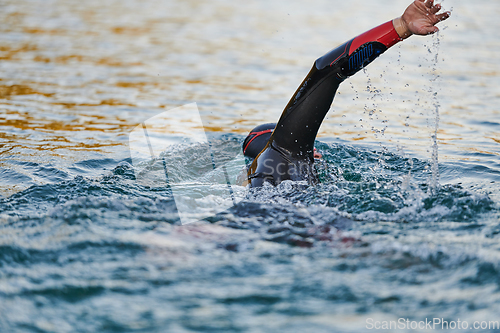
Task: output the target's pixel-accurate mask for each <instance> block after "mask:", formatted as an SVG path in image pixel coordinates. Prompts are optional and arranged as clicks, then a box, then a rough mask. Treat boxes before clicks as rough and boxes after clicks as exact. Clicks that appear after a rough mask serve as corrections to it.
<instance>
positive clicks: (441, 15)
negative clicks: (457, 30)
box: [436, 12, 451, 22]
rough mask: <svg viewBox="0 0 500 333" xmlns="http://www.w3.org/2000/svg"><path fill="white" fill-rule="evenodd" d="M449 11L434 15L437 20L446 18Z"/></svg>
mask: <svg viewBox="0 0 500 333" xmlns="http://www.w3.org/2000/svg"><path fill="white" fill-rule="evenodd" d="M450 15H451V12H444V13H442V14H439V15H436V17H437V19H438V22H441V21H444V20H446V19H447V18H448V17H450Z"/></svg>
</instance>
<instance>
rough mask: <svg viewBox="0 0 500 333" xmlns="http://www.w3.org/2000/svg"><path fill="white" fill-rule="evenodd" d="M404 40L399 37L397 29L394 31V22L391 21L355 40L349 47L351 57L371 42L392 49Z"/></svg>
mask: <svg viewBox="0 0 500 333" xmlns="http://www.w3.org/2000/svg"><path fill="white" fill-rule="evenodd" d="M402 40H403V39H402V38H401V37H399V35H398V33H397V32H396V29H394V25H393V24H392V21H389V22H386V23H384V24H381V25H379V26H378V27H375V28H373V29H371V30H368V31H367V32H365V33H363V34H361V35H359V36H358V37H356V38H354V39H353V40H352V43H351V45H350V47H349V55H351V54H352V53H353V52H354V51H356V50H357V49H358V48H359V47H360V46H362V45H363V44H366V43H369V42H379V43H382V44H384V45H385V47H387V48H390V47H391V46H393V45H394V44H396V43H397V42H399V41H402Z"/></svg>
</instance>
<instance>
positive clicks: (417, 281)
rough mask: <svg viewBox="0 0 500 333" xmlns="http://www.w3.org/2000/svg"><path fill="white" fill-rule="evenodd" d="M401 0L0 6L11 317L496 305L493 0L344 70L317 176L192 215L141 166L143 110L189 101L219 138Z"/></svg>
mask: <svg viewBox="0 0 500 333" xmlns="http://www.w3.org/2000/svg"><path fill="white" fill-rule="evenodd" d="M405 5H406V2H405V1H396V2H394V1H385V0H384V1H377V2H367V1H351V2H335V3H333V5H332V2H331V1H315V2H314V3H313V4H311V5H308V6H305V5H304V4H302V3H296V4H294V3H286V2H282V1H265V2H264V1H254V2H252V3H250V4H235V3H231V2H229V1H225V0H220V1H215V2H210V3H203V2H197V1H182V2H181V1H169V2H160V1H146V2H144V1H143V2H139V1H114V2H113V1H109V2H103V1H86V2H76V1H44V2H41V1H3V2H2V3H0V8H1V10H0V17H1V20H0V22H1V23H0V30H1V34H0V58H1V62H0V69H1V70H0V103H1V106H0V108H1V110H2V111H1V118H0V128H1V130H0V134H1V137H0V140H1V146H0V152H1V155H0V194H1V196H2V197H1V198H0V300H1V301H0V328H1V329H0V330H1V331H2V332H3V331H5V332H75V331H79V332H80V331H81V332H96V331H99V332H122V331H127V332H129V331H137V332H166V331H167V332H199V331H201V332H303V331H314V332H349V331H352V332H364V331H366V324H367V320H368V319H369V318H372V319H374V320H379V321H381V320H387V321H390V320H393V321H396V320H398V318H405V319H406V318H408V319H409V320H425V319H426V318H427V319H429V320H432V319H433V318H443V319H444V320H449V321H456V320H458V319H460V320H461V321H463V320H466V321H467V322H468V323H469V325H472V324H473V322H474V321H479V322H481V321H486V322H487V321H498V320H500V318H499V317H498V313H500V292H499V287H500V278H499V276H500V252H499V250H500V248H499V246H498V240H499V237H500V236H499V235H500V224H499V202H500V191H499V187H498V182H499V181H500V160H499V155H500V149H499V147H498V144H499V143H500V139H499V138H500V135H499V133H500V124H499V122H498V115H499V111H498V102H499V99H500V95H499V94H498V89H497V88H496V87H498V85H499V83H500V80H499V73H500V68H499V62H498V59H497V58H498V53H499V51H500V44H499V42H498V38H497V37H496V35H495V34H494V33H491V32H492V31H496V30H498V29H500V27H499V23H498V20H497V17H498V15H499V14H500V5H499V4H498V3H497V2H493V1H491V2H487V3H482V4H481V13H483V14H482V15H481V16H479V15H477V13H475V11H472V9H471V7H470V5H469V3H468V2H465V1H462V0H456V1H454V2H453V7H454V10H453V16H452V18H450V19H449V20H448V21H447V22H446V23H445V24H442V25H441V26H440V27H441V30H442V31H441V33H440V35H439V37H429V38H418V37H412V38H410V39H409V40H407V41H405V42H404V43H401V44H400V45H398V46H396V47H394V49H391V50H389V51H388V52H387V53H386V54H384V55H383V56H382V57H381V58H380V59H378V60H376V61H375V62H374V63H373V64H371V65H370V66H369V67H368V68H367V69H366V72H365V73H359V74H357V75H356V76H355V77H353V78H351V79H350V80H349V82H345V83H344V84H343V85H342V86H341V88H340V90H339V94H338V96H337V97H336V99H335V103H334V105H333V107H332V110H331V111H330V113H329V115H328V119H326V121H325V123H324V125H323V126H322V129H321V133H320V136H319V138H318V142H317V144H316V147H317V149H318V150H319V152H321V153H322V154H323V161H322V162H321V163H320V165H319V166H320V169H321V171H320V178H321V179H322V183H321V184H319V185H317V186H313V187H308V186H304V185H303V184H294V183H289V182H284V183H282V184H281V185H280V186H279V187H277V188H265V189H258V190H252V191H251V192H250V193H249V194H248V196H247V198H246V199H245V200H244V201H243V202H241V203H239V204H238V205H236V206H235V207H233V208H231V209H230V210H228V211H226V212H223V213H220V214H218V215H216V216H213V217H211V218H209V219H207V220H205V221H203V222H200V223H196V224H189V225H180V223H179V219H178V214H177V211H176V208H175V203H174V199H173V196H172V193H171V190H170V188H168V187H167V186H166V185H161V184H158V185H157V186H146V185H144V184H143V185H141V184H140V183H138V182H136V180H135V172H134V170H133V168H132V166H131V160H130V154H129V151H128V133H129V132H130V131H131V130H132V129H133V128H134V127H135V126H137V125H138V124H140V123H141V122H143V121H145V120H146V119H148V118H150V117H152V116H154V115H156V114H159V113H161V112H164V111H166V110H169V109H172V108H174V107H176V106H179V105H183V104H186V103H191V102H197V104H198V107H199V108H200V111H201V113H202V116H203V117H204V119H207V121H208V123H207V124H206V127H207V129H208V130H209V131H210V132H211V133H210V134H211V136H213V137H214V138H215V141H214V142H215V143H214V144H213V145H212V148H213V149H214V150H215V152H236V151H237V150H238V149H239V145H240V143H241V141H242V140H243V138H244V136H245V134H246V133H247V132H248V131H249V130H250V129H251V128H252V127H254V126H255V125H256V124H260V123H264V122H270V121H275V120H276V119H277V118H278V117H279V114H280V112H281V110H282V108H283V106H284V105H285V104H286V102H287V101H288V98H289V97H290V96H291V94H292V93H293V91H294V90H295V88H296V86H297V85H298V84H299V83H300V82H301V79H302V78H303V77H304V76H305V75H306V73H307V71H308V69H309V66H311V64H312V62H313V60H314V59H316V58H317V57H319V56H320V55H322V54H323V53H325V52H326V51H328V50H329V49H330V48H332V47H334V46H335V45H337V44H340V43H342V42H344V41H345V40H346V39H348V38H349V37H352V36H354V35H356V34H357V33H360V32H363V31H364V30H366V29H369V28H371V27H372V26H374V25H376V24H378V23H381V22H385V21H386V20H388V19H390V18H391V17H395V16H397V15H399V14H400V12H401V11H402V10H403V9H404V7H405ZM448 5H449V4H448V3H445V6H448ZM352 13H355V15H354V14H352ZM354 22H355V23H354ZM438 38H439V40H438ZM428 50H430V52H429V51H428ZM434 69H435V70H434ZM438 76H439V77H438ZM435 93H437V94H435ZM438 116H439V123H437V122H436V120H437V119H438V118H437V117H438ZM170 149H173V148H170ZM191 149H192V150H191V151H192V152H193V154H194V155H195V156H199V158H200V159H201V158H209V157H208V155H207V151H206V149H201V148H200V149H197V148H196V147H192V148H191ZM436 149H438V151H439V154H438V155H439V159H438V158H437V156H438V155H437V150H436ZM173 152H175V151H171V150H169V149H168V148H167V149H166V151H165V153H173ZM437 176H439V177H437ZM399 331H404V330H399ZM408 331H409V330H408ZM443 331H446V330H443ZM483 331H486V332H488V331H489V332H493V331H496V330H495V329H492V328H489V329H485V330H483Z"/></svg>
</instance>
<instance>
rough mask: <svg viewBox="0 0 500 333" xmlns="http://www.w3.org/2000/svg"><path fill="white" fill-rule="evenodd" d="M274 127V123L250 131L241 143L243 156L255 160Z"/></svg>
mask: <svg viewBox="0 0 500 333" xmlns="http://www.w3.org/2000/svg"><path fill="white" fill-rule="evenodd" d="M275 127H276V124H275V123H268V124H262V125H259V126H257V127H255V128H254V129H253V130H251V131H250V133H249V134H248V136H247V137H246V139H245V141H243V154H244V155H245V156H247V157H250V158H255V157H257V155H259V153H260V152H261V151H262V149H264V147H265V146H266V144H267V141H269V138H270V137H271V134H272V133H273V131H274V128H275Z"/></svg>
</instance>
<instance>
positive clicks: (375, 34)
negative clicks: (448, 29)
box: [316, 0, 450, 79]
mask: <svg viewBox="0 0 500 333" xmlns="http://www.w3.org/2000/svg"><path fill="white" fill-rule="evenodd" d="M440 10H441V5H439V4H436V5H434V0H415V1H414V2H413V3H412V4H410V5H409V6H408V8H406V10H405V12H404V13H403V15H402V16H400V17H398V18H395V19H394V20H392V21H389V22H386V23H384V24H381V25H380V26H378V27H375V28H373V29H371V30H369V31H367V32H365V33H363V34H361V35H359V36H357V37H355V38H353V39H351V40H350V41H348V42H346V43H345V44H343V45H341V46H339V47H337V48H336V49H333V50H332V51H330V52H329V53H327V54H325V55H324V56H323V57H321V58H319V59H317V60H316V68H317V69H319V70H321V69H324V68H327V67H330V68H338V69H339V74H338V76H339V78H341V79H344V78H345V77H348V76H351V75H353V74H354V73H356V72H357V71H359V70H360V69H361V68H363V67H365V66H366V65H368V64H369V63H370V62H372V61H373V60H374V59H375V58H377V57H378V56H379V55H380V54H382V53H384V52H385V51H386V50H387V49H389V48H390V47H391V46H393V45H395V44H396V43H398V42H399V41H402V40H403V39H406V38H408V37H410V36H411V35H429V34H433V33H435V32H437V31H439V29H438V28H437V27H436V26H435V25H436V24H437V23H438V22H441V21H444V20H446V19H447V18H448V17H449V16H450V12H444V13H441V14H438V12H439V11H440Z"/></svg>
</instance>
